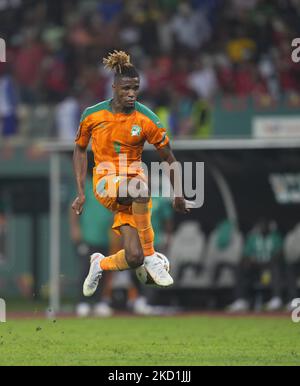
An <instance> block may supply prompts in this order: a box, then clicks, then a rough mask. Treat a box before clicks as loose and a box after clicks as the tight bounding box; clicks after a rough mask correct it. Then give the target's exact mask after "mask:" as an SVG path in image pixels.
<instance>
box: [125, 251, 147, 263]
mask: <svg viewBox="0 0 300 386" xmlns="http://www.w3.org/2000/svg"><path fill="white" fill-rule="evenodd" d="M125 256H126V260H127V263H128V264H129V266H130V267H131V268H137V267H139V266H140V265H142V264H143V262H144V254H143V250H142V249H140V248H130V249H129V248H128V249H126V248H125Z"/></svg>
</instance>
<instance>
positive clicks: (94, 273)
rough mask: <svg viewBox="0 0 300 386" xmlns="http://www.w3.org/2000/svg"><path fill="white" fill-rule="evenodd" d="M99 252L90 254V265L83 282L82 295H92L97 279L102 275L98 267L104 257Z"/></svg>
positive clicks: (96, 285)
mask: <svg viewBox="0 0 300 386" xmlns="http://www.w3.org/2000/svg"><path fill="white" fill-rule="evenodd" d="M104 257H105V256H103V255H102V254H101V253H94V254H92V256H91V265H90V270H89V274H88V276H87V278H86V279H85V281H84V283H83V295H84V296H87V297H89V296H92V295H94V293H95V292H96V289H97V287H98V284H99V280H100V279H101V277H102V273H103V270H102V269H101V267H100V261H101V260H102V259H103V258H104Z"/></svg>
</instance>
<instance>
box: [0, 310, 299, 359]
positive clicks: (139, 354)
mask: <svg viewBox="0 0 300 386" xmlns="http://www.w3.org/2000/svg"><path fill="white" fill-rule="evenodd" d="M0 365H98V366H99V365H100V366H101V365H111V366H114V365H116V366H117V365H118V366H133V365H146V366H147V365H152V366H159V365H161V366H171V365H175V366H176V365H186V366H194V365H300V323H298V324H297V323H293V322H292V321H291V319H290V317H289V316H288V315H287V316H286V317H279V318H276V317H274V318H270V317H267V318H264V317H247V318H246V317H221V316H220V317H216V316H212V317H209V316H183V317H161V318H159V317H151V318H150V317H149V318H142V317H141V318H136V317H113V318H110V319H87V320H79V319H59V320H57V321H56V322H55V321H48V320H14V321H10V320H8V322H7V323H0Z"/></svg>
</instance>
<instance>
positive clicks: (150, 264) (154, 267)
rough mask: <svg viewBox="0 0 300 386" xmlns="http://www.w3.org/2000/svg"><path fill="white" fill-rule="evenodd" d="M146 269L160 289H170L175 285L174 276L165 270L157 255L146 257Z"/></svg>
mask: <svg viewBox="0 0 300 386" xmlns="http://www.w3.org/2000/svg"><path fill="white" fill-rule="evenodd" d="M144 267H145V269H146V271H147V272H148V274H149V275H150V276H151V277H152V279H153V281H154V282H155V284H157V285H159V286H160V287H169V286H170V285H172V284H173V283H174V280H173V278H172V276H171V275H170V274H169V272H167V271H166V270H165V268H164V265H163V263H162V261H161V259H160V258H159V257H157V255H156V254H154V255H152V256H146V257H145V260H144Z"/></svg>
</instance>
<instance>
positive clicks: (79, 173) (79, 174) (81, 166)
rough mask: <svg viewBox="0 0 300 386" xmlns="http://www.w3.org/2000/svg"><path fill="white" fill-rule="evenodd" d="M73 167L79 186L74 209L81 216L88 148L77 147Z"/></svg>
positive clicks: (73, 205)
mask: <svg viewBox="0 0 300 386" xmlns="http://www.w3.org/2000/svg"><path fill="white" fill-rule="evenodd" d="M73 167H74V173H75V179H76V185H77V197H76V198H75V200H74V202H73V204H72V208H73V210H74V211H75V213H76V214H78V215H80V214H81V213H82V210H83V205H84V203H85V194H84V186H85V179H86V172H87V148H82V147H81V146H79V145H78V144H76V145H75V149H74V154H73Z"/></svg>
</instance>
